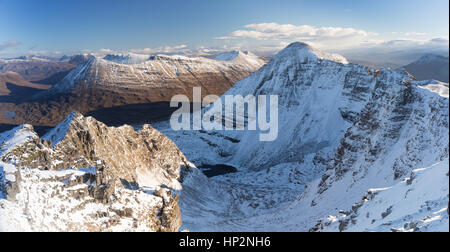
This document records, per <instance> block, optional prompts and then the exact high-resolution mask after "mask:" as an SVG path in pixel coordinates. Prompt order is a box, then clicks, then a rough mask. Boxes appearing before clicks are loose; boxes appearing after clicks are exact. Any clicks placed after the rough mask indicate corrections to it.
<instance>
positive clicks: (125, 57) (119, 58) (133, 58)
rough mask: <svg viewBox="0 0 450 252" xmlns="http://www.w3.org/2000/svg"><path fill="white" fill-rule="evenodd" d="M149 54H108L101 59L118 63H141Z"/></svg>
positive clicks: (147, 58)
mask: <svg viewBox="0 0 450 252" xmlns="http://www.w3.org/2000/svg"><path fill="white" fill-rule="evenodd" d="M149 58H150V55H144V54H134V53H129V54H108V55H106V56H105V57H104V58H103V59H105V60H108V61H112V62H115V63H119V64H128V65H133V64H141V63H144V62H145V61H147V60H149Z"/></svg>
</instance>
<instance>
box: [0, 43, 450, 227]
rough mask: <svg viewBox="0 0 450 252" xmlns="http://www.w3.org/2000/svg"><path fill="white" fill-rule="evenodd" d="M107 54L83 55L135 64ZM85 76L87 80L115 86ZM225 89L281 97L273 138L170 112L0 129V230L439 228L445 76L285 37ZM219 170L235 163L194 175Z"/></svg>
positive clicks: (444, 185) (443, 205) (443, 211)
mask: <svg viewBox="0 0 450 252" xmlns="http://www.w3.org/2000/svg"><path fill="white" fill-rule="evenodd" d="M159 57H160V56H159ZM176 57H177V58H176V59H178V61H180V62H186V61H188V60H193V61H195V59H186V58H185V57H180V56H176ZM156 58H157V59H156ZM156 58H155V59H152V60H150V61H155V60H156V61H164V60H169V59H164V58H158V57H156ZM170 59H171V60H173V59H174V58H173V57H170ZM105 61H106V60H104V59H98V58H93V59H91V60H90V61H89V62H90V64H94V63H95V64H99V65H100V66H99V67H100V68H101V67H105V66H108V67H117V68H119V67H120V69H128V68H127V66H128V67H132V66H134V69H136V65H121V64H117V63H113V62H105ZM212 62H214V61H212ZM143 64H144V65H151V63H150V62H147V61H146V62H145V63H143ZM160 66H161V67H162V62H161V63H160ZM162 68H163V69H164V67H162ZM79 70H80V71H79V72H83V71H81V69H79ZM179 71H180V72H181V70H179ZM86 76H91V77H92V78H86V80H88V81H86V82H85V83H84V84H83V85H85V86H91V85H93V86H96V85H100V86H102V87H105V88H106V87H107V85H110V87H111V86H114V85H115V84H114V83H113V82H105V83H107V85H106V86H103V85H105V83H103V82H102V83H100V82H98V81H96V80H97V79H96V78H97V76H99V77H101V78H102V79H104V80H108V78H107V77H105V76H107V75H95V74H93V73H92V72H90V71H86ZM93 77H96V78H93ZM74 84H75V83H74ZM69 87H70V88H69V89H61V90H62V91H65V90H70V89H73V90H76V89H77V88H79V84H75V85H73V86H70V85H69ZM228 94H230V95H237V94H239V95H242V96H246V95H248V94H253V95H267V94H271V95H279V113H278V114H279V118H278V122H279V129H278V133H279V134H278V138H277V139H276V140H275V141H273V142H261V141H259V136H260V133H261V132H259V131H249V130H243V131H229V130H228V131H174V130H172V129H171V128H170V126H169V122H160V123H155V124H154V125H153V127H155V129H157V130H159V131H157V130H155V129H153V128H152V127H150V126H148V125H146V126H142V127H138V126H135V128H139V130H138V131H135V130H134V129H133V128H132V127H130V126H123V127H120V128H108V127H106V126H105V125H104V124H102V123H99V122H97V121H96V120H94V119H93V118H85V117H83V116H81V115H80V114H77V113H73V114H71V115H70V116H69V117H68V118H66V120H65V121H63V122H62V123H61V124H59V125H58V126H57V127H56V128H55V129H53V130H51V131H50V132H49V133H47V134H46V135H45V136H44V137H42V138H41V139H39V138H38V136H37V135H36V134H35V133H34V132H33V131H32V130H31V127H30V126H21V127H18V128H16V129H14V130H12V131H9V132H5V133H3V134H1V135H0V142H1V143H2V144H1V152H0V158H1V160H2V162H1V163H0V167H1V168H0V182H1V185H2V187H1V190H0V191H1V192H2V197H3V199H1V200H0V227H1V228H3V229H6V230H11V229H21V230H111V231H114V230H152V231H173V230H178V228H179V226H180V224H181V223H180V221H182V222H183V225H182V226H181V229H189V230H191V231H394V232H398V231H405V232H406V231H447V232H448V229H449V222H448V204H449V203H448V202H449V189H448V188H449V179H448V158H449V152H448V147H449V133H448V130H449V103H448V84H445V83H441V82H438V81H415V80H414V78H413V77H412V76H411V75H409V74H408V72H406V71H403V70H398V71H391V70H381V71H379V70H375V69H371V68H368V67H364V66H361V65H357V64H350V63H348V61H347V60H346V59H345V58H343V57H342V56H339V55H333V54H327V53H324V52H321V51H319V50H317V49H314V48H312V47H310V46H308V45H306V44H303V43H293V44H291V45H289V46H288V47H287V48H285V49H284V50H282V51H281V52H280V53H279V54H278V55H277V56H275V57H274V58H273V59H272V60H271V61H270V62H269V63H268V64H266V65H264V66H263V67H262V68H260V69H259V70H258V71H256V72H254V73H253V74H251V75H250V76H249V77H247V78H245V79H243V80H241V81H239V82H237V83H236V84H235V85H234V86H233V87H232V88H231V89H230V90H229V91H227V92H226V93H225V95H228ZM224 99H225V98H224V97H222V98H221V100H222V102H223V104H226V102H224ZM218 102H219V101H217V102H216V104H217V103H218ZM216 109H223V108H221V107H220V108H219V107H218V106H214V107H212V108H211V107H210V108H205V110H204V112H207V111H209V112H211V113H216V112H217V113H218V112H219V111H218V110H216ZM253 119H254V118H249V117H248V116H247V118H246V122H249V120H253ZM224 120H225V121H226V120H231V118H229V117H227V116H225V118H224V119H222V120H219V121H218V122H216V123H218V124H223V123H224ZM160 132H161V133H160ZM166 136H167V137H166ZM169 139H171V140H172V141H173V142H172V141H170V140H169ZM175 144H176V145H175ZM177 146H178V147H177ZM191 162H192V163H193V164H191ZM195 166H197V167H199V168H200V169H196V168H195ZM225 166H227V167H228V168H229V167H235V168H236V169H237V170H238V171H237V172H235V173H228V174H225V175H221V173H219V172H217V175H218V176H215V177H210V178H207V177H206V176H205V175H203V174H202V172H201V170H203V171H206V170H208V169H209V171H211V169H212V170H213V171H214V169H221V168H223V167H225ZM225 173H226V172H225ZM205 174H208V173H206V172H205ZM209 174H212V173H211V172H209ZM114 181H115V182H114ZM160 187H163V188H170V189H171V191H172V193H174V194H176V195H178V196H175V197H172V196H170V195H169V191H168V190H163V191H159V190H158V189H159V188H160ZM110 188H115V190H110ZM178 198H179V207H180V210H181V220H180V212H179V211H178V210H179V209H178V204H175V203H176V199H178ZM28 199H33V201H31V202H30V201H29V200H28ZM27 202H29V203H27ZM136 202H141V204H136ZM142 202H144V203H142ZM158 202H159V203H158ZM124 204H125V206H124ZM49 205H50V207H49ZM166 207H167V209H166ZM118 208H120V209H130V210H127V211H117V209H118ZM42 211H44V213H45V214H41V213H42ZM130 211H131V212H132V214H131V217H130V213H129V212H130ZM158 212H162V213H163V215H162V216H163V217H162V218H159V217H158V215H155V213H158ZM22 213H23V214H22ZM56 215H58V216H59V218H55V216H56ZM2 217H3V218H2ZM80 219H81V220H82V221H79V220H80ZM74 220H75V221H77V222H78V223H74ZM133 220H134V222H133ZM136 221H137V223H138V224H139V225H138V227H140V229H139V228H135V227H134V226H133V223H136ZM80 222H81V223H83V224H82V225H79V223H80ZM105 223H106V224H105ZM105 225H106V226H105ZM61 227H62V228H61ZM90 227H92V228H90Z"/></svg>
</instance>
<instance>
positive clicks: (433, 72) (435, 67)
mask: <svg viewBox="0 0 450 252" xmlns="http://www.w3.org/2000/svg"><path fill="white" fill-rule="evenodd" d="M403 68H404V69H405V70H406V71H408V72H409V73H411V74H412V75H414V77H415V78H416V79H418V80H429V79H435V80H439V81H443V82H447V83H448V80H449V72H448V70H449V60H448V57H444V56H442V55H437V54H425V55H423V56H422V57H420V58H419V59H418V60H416V61H414V62H412V63H411V64H408V65H406V66H404V67H403Z"/></svg>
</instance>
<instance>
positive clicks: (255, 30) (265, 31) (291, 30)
mask: <svg viewBox="0 0 450 252" xmlns="http://www.w3.org/2000/svg"><path fill="white" fill-rule="evenodd" d="M244 28H247V29H246V30H237V31H234V32H232V33H231V35H229V36H223V37H218V38H216V39H235V38H251V39H258V40H267V39H277V40H284V39H303V40H320V39H327V38H343V37H354V36H358V37H359V36H362V37H365V36H368V35H370V33H368V32H366V31H363V30H357V29H354V28H341V27H314V26H310V25H301V26H295V25H292V24H277V23H261V24H249V25H246V26H244Z"/></svg>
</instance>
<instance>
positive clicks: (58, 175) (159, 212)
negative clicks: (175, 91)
mask: <svg viewBox="0 0 450 252" xmlns="http://www.w3.org/2000/svg"><path fill="white" fill-rule="evenodd" d="M0 140H1V143H2V152H1V156H0V158H1V161H0V168H1V169H0V191H1V195H0V201H1V207H0V230H2V229H3V230H30V231H164V232H174V231H178V230H179V228H180V226H181V214H180V209H179V207H178V199H179V197H178V196H172V193H171V189H173V190H179V189H180V188H181V182H182V180H183V176H184V174H185V173H187V172H189V170H191V169H194V168H193V166H192V165H191V164H190V163H189V162H188V161H187V160H186V158H185V157H184V155H183V154H182V153H181V152H180V151H179V150H178V148H177V147H176V145H175V144H174V143H173V142H172V141H170V140H169V139H167V138H166V137H165V136H164V135H162V134H161V133H159V132H158V131H156V130H155V129H153V128H152V127H151V126H148V125H146V126H144V127H143V128H142V129H141V130H140V131H138V132H136V131H135V130H134V129H133V128H132V127H131V126H123V127H120V128H108V127H107V126H106V125H104V124H103V123H101V122H98V121H96V120H95V119H93V118H85V117H83V116H82V115H81V114H79V113H77V112H74V113H72V114H70V116H69V117H67V118H66V119H65V120H64V121H63V122H62V123H60V124H59V125H58V126H57V127H55V128H54V129H53V130H51V131H50V132H49V133H48V134H46V135H45V136H44V137H42V138H39V137H38V136H37V134H36V133H35V132H34V131H33V128H32V127H31V126H29V125H25V126H20V127H17V128H15V129H13V130H12V131H8V132H5V133H3V134H1V135H0ZM2 198H3V199H2Z"/></svg>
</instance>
